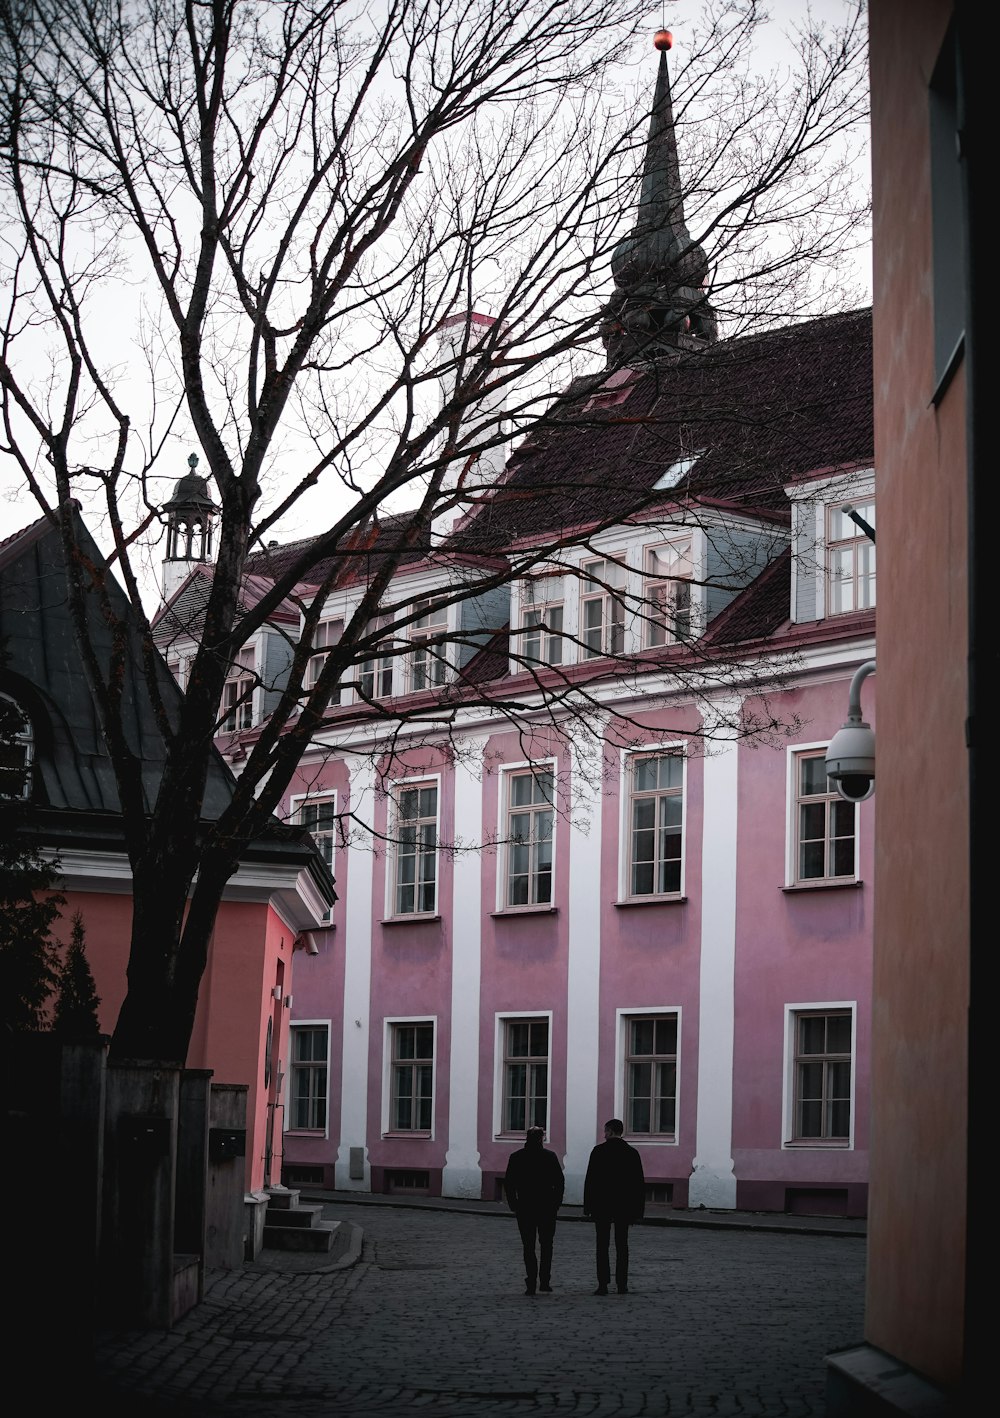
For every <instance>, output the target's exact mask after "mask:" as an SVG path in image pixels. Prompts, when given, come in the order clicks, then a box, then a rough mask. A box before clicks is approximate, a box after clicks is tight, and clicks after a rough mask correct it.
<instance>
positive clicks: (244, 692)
mask: <svg viewBox="0 0 1000 1418" xmlns="http://www.w3.org/2000/svg"><path fill="white" fill-rule="evenodd" d="M256 661H257V657H256V652H255V651H254V650H253V649H252V648H250V649H243V650H238V651H237V653H236V663H235V664H234V665H233V667H232V669H231V670H230V672H229V677H228V678H227V680H226V682H225V684H224V685H223V687H222V722H221V724H220V725H219V728H220V731H221V732H222V733H224V734H234V733H238V732H239V730H240V729H250V728H252V727H253V691H254V667H255V665H256Z"/></svg>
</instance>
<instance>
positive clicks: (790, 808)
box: [785, 701, 861, 890]
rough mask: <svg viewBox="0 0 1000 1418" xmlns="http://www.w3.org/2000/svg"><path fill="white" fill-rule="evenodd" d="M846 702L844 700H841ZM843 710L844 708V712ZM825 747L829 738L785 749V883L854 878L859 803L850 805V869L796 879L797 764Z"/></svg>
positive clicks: (858, 858) (857, 863)
mask: <svg viewBox="0 0 1000 1418" xmlns="http://www.w3.org/2000/svg"><path fill="white" fill-rule="evenodd" d="M845 702H846V701H845ZM844 712H845V713H846V712H847V711H846V709H845V711H844ZM828 746H829V739H820V740H819V741H818V742H816V743H794V744H789V745H788V747H787V748H786V749H785V885H786V886H787V887H797V886H801V887H803V888H804V889H805V890H808V889H809V888H810V886H815V887H821V886H823V885H824V884H825V883H827V882H831V883H834V882H835V883H838V884H840V883H845V882H851V881H857V880H858V879H859V877H860V867H861V841H860V838H861V813H860V812H859V811H858V807H859V804H858V803H855V804H854V871H853V872H852V874H851V875H850V876H837V877H830V876H817V877H812V878H809V879H807V880H804V881H799V879H798V852H799V824H798V817H797V814H796V806H797V802H798V765H799V759H800V758H801V757H802V756H803V755H808V754H815V753H821V752H823V751H824V750H825V749H826V748H827V747H828Z"/></svg>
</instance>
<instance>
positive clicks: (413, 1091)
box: [389, 1023, 434, 1133]
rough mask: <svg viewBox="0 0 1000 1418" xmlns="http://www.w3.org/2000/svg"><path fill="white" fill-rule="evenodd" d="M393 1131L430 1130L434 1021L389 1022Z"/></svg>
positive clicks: (390, 1103)
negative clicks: (417, 1022) (414, 1022)
mask: <svg viewBox="0 0 1000 1418" xmlns="http://www.w3.org/2000/svg"><path fill="white" fill-rule="evenodd" d="M390 1049H391V1059H390V1077H391V1080H392V1083H391V1092H390V1100H389V1130H390V1132H422V1133H429V1132H430V1130H431V1121H432V1116H433V1102H434V1025H433V1024H431V1023H421V1024H392V1025H390Z"/></svg>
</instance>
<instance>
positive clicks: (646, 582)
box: [640, 533, 694, 650]
mask: <svg viewBox="0 0 1000 1418" xmlns="http://www.w3.org/2000/svg"><path fill="white" fill-rule="evenodd" d="M663 553H667V554H668V555H669V560H670V561H671V562H672V563H673V565H674V566H677V567H680V566H683V567H684V568H685V574H684V575H662V574H660V575H654V574H653V573H652V572H651V571H650V570H649V561H650V558H651V557H653V556H657V555H662V554H663ZM662 559H663V560H667V559H668V558H667V557H666V556H664V557H662ZM693 581H694V535H693V533H688V534H687V535H686V536H683V537H672V538H668V539H666V540H664V541H661V542H650V543H647V544H646V545H644V546H643V548H642V601H641V618H642V635H641V637H640V638H641V643H642V647H643V649H644V650H652V649H658V648H660V647H661V646H664V645H677V644H683V643H684V641H685V639H687V638H689V637H690V635H691V626H692V622H693V614H694V606H693ZM654 604H655V609H654ZM678 624H679V625H680V627H681V631H682V634H681V637H680V639H678V636H677V635H676V633H675V626H677V625H678Z"/></svg>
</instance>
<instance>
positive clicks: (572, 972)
mask: <svg viewBox="0 0 1000 1418" xmlns="http://www.w3.org/2000/svg"><path fill="white" fill-rule="evenodd" d="M602 750H603V744H594V743H593V742H591V741H590V740H589V738H588V737H586V736H581V738H580V739H579V740H578V739H574V740H573V742H572V744H571V751H570V765H571V772H572V796H573V810H572V814H571V821H570V824H569V893H568V899H569V907H568V910H569V964H568V971H567V1000H566V1156H565V1158H564V1161H563V1165H564V1170H565V1173H566V1201H567V1202H571V1203H581V1202H582V1201H583V1179H584V1177H585V1175H586V1171H587V1162H588V1159H589V1157H590V1151H591V1148H592V1147H593V1146H594V1143H595V1142H596V1141H597V1136H596V1133H595V1128H596V1126H597V1059H598V1039H599V1038H600V1034H599V1025H600V1003H601V835H602V832H601V799H602V793H601V780H602V773H601V767H602V763H601V756H600V755H601V752H602Z"/></svg>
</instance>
